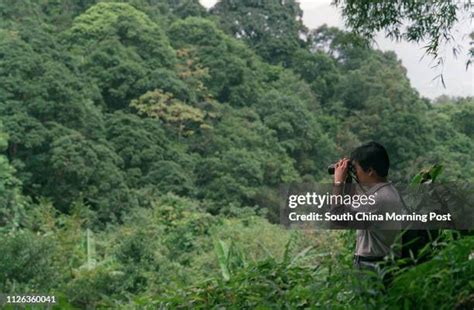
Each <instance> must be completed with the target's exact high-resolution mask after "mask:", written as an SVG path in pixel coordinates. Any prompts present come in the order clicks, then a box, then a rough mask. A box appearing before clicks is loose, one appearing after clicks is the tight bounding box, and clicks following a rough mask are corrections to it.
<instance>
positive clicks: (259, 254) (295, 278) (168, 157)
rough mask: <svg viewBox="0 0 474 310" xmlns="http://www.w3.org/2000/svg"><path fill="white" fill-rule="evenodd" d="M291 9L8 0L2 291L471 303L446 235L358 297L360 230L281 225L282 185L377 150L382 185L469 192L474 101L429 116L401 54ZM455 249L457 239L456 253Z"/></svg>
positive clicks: (461, 243) (0, 184)
mask: <svg viewBox="0 0 474 310" xmlns="http://www.w3.org/2000/svg"><path fill="white" fill-rule="evenodd" d="M301 15H302V11H301V9H300V7H299V5H298V3H297V2H294V1H284V2H276V1H232V0H223V1H220V2H218V3H217V4H216V5H215V6H214V7H213V8H212V9H210V10H206V9H205V8H204V7H203V6H201V5H200V4H199V2H198V1H197V0H179V1H178V0H127V1H115V2H108V1H96V0H82V1H73V0H55V1H50V0H40V1H33V0H25V1H7V0H2V1H0V17H1V18H0V26H1V27H0V149H1V151H2V153H1V154H0V191H1V195H0V214H1V217H0V234H1V238H0V253H1V255H0V267H1V272H0V292H3V293H12V294H13V293H15V294H26V293H35V294H41V295H55V296H57V298H58V302H59V304H60V305H59V307H60V308H61V309H67V308H70V309H72V308H89V309H91V308H101V307H111V308H126V309H128V308H133V307H138V306H144V307H149V308H150V309H155V308H160V307H163V308H176V307H180V306H181V307H185V308H188V307H189V308H210V307H228V308H234V307H235V308H255V307H258V306H259V307H261V308H262V309H267V308H268V309H270V308H306V307H322V308H331V309H332V308H337V309H339V308H341V309H345V308H347V309H352V308H384V307H388V308H393V307H400V308H406V309H407V308H412V307H415V306H417V307H420V305H423V306H421V308H426V309H432V308H439V307H440V306H441V305H442V306H443V307H444V308H446V309H453V308H455V307H457V308H458V309H468V307H469V305H471V306H470V307H471V308H472V305H473V303H474V295H473V290H474V286H473V281H472V279H473V275H474V260H473V258H472V255H471V258H468V257H469V254H470V253H471V252H472V249H473V248H474V238H473V237H463V238H459V237H458V235H457V234H456V232H452V231H445V232H444V233H443V236H444V238H445V241H446V240H447V241H446V242H444V243H443V246H440V247H439V248H438V250H437V252H436V253H434V254H433V256H434V258H433V259H432V260H430V261H428V262H425V263H423V264H419V265H417V266H416V267H411V268H408V269H406V270H405V269H403V270H399V275H398V276H397V277H396V278H395V280H394V282H393V284H392V287H391V289H390V290H389V291H388V292H383V289H381V288H380V283H379V282H377V279H374V280H373V283H371V284H372V285H373V289H372V290H370V292H371V294H369V295H368V296H367V295H361V294H357V293H356V292H355V290H354V287H353V281H352V280H353V275H352V273H351V268H352V265H351V258H352V253H353V247H354V245H353V240H354V235H353V232H352V231H345V232H340V231H339V232H337V231H314V232H309V231H289V230H285V229H283V228H281V227H280V226H279V225H278V221H279V214H278V212H279V200H278V199H279V198H278V187H279V185H280V184H283V183H287V182H301V181H315V182H326V181H327V182H330V181H331V178H330V176H329V175H327V169H326V167H327V165H328V164H330V163H333V162H334V161H335V160H337V159H338V158H340V157H341V156H343V155H347V154H348V153H349V152H350V151H351V150H352V149H353V148H354V147H356V146H358V145H360V144H361V143H363V142H366V141H370V140H376V141H379V142H381V143H383V144H384V145H385V146H386V148H387V150H388V153H389V154H390V160H391V170H390V179H391V180H392V181H394V182H409V181H410V180H411V179H412V178H413V176H414V175H415V174H416V173H417V172H418V171H420V170H421V169H423V168H426V167H429V166H430V165H433V164H438V165H442V166H443V167H444V170H443V172H442V174H441V175H440V177H439V180H441V181H457V180H462V181H466V180H467V181H471V182H472V181H474V152H473V150H474V139H473V136H474V127H473V126H474V122H473V120H474V99H473V98H470V97H469V98H450V97H446V96H443V97H440V98H438V99H437V100H429V99H427V98H424V97H422V96H420V94H419V93H418V92H417V91H416V90H415V89H414V88H413V87H412V86H411V85H410V81H409V79H408V78H407V75H406V69H405V68H404V67H403V65H402V63H401V61H400V60H399V59H398V58H397V56H396V54H395V53H393V52H382V51H380V50H376V49H374V48H373V47H371V44H369V41H368V39H367V38H365V37H361V36H358V35H356V34H354V33H351V32H345V31H342V30H339V29H336V28H331V27H327V26H322V27H320V28H318V29H307V28H306V27H305V26H304V25H303V23H302V20H301ZM448 241H449V242H448Z"/></svg>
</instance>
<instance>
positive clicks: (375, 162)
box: [332, 142, 403, 271]
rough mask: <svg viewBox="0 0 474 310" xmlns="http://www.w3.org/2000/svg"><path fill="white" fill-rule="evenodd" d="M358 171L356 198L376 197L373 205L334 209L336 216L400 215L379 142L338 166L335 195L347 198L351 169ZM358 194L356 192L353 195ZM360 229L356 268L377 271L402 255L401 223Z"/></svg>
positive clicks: (368, 224) (367, 223) (372, 224)
mask: <svg viewBox="0 0 474 310" xmlns="http://www.w3.org/2000/svg"><path fill="white" fill-rule="evenodd" d="M350 166H352V167H351V169H352V170H353V171H354V174H355V177H356V181H357V183H358V184H357V186H355V193H356V194H363V195H366V196H369V195H373V196H372V197H373V200H374V203H373V204H368V203H367V204H364V205H360V206H357V208H356V207H355V206H352V205H338V206H333V209H332V211H333V212H336V213H340V212H350V213H352V214H356V213H366V214H375V215H378V214H381V215H383V216H384V215H385V213H386V212H399V211H400V210H402V207H403V204H402V201H401V198H400V196H399V194H398V192H397V190H396V189H395V187H394V186H393V185H392V184H391V183H390V182H389V181H388V180H387V176H388V170H389V166H390V161H389V157H388V154H387V151H386V150H385V148H384V147H383V146H382V145H380V144H379V143H376V142H370V143H367V144H364V145H362V146H359V147H358V148H356V149H355V150H354V151H353V152H352V154H351V158H350V159H347V158H343V159H341V160H339V162H337V164H336V166H335V172H334V190H333V193H334V194H343V193H344V187H345V186H347V185H346V184H345V181H346V179H347V175H348V172H349V167H350ZM352 193H353V194H354V192H352ZM358 228H362V229H357V232H356V234H357V238H356V248H355V255H354V265H355V267H356V268H357V269H358V270H360V269H369V270H373V271H375V270H376V268H377V263H378V262H382V261H383V260H384V257H385V256H387V255H395V256H399V255H400V250H401V248H400V246H399V245H398V246H397V245H396V243H397V241H398V240H399V234H400V231H401V225H400V223H394V222H383V221H382V222H378V221H377V222H371V221H364V222H363V223H362V224H361V225H359V226H358Z"/></svg>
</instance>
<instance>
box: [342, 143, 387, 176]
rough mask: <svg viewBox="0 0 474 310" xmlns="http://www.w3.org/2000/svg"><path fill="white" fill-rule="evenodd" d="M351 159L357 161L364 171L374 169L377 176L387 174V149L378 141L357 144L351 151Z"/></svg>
mask: <svg viewBox="0 0 474 310" xmlns="http://www.w3.org/2000/svg"><path fill="white" fill-rule="evenodd" d="M351 161H357V162H358V163H359V165H360V166H361V167H362V169H364V171H367V170H368V169H369V168H372V169H374V170H375V171H376V172H377V175H378V176H379V177H386V176H387V175H388V168H389V167H390V160H389V159H388V153H387V150H385V148H384V147H383V146H382V145H381V144H380V143H377V142H374V141H372V142H369V143H366V144H364V145H361V146H359V147H358V148H356V149H355V150H354V151H353V152H352V153H351Z"/></svg>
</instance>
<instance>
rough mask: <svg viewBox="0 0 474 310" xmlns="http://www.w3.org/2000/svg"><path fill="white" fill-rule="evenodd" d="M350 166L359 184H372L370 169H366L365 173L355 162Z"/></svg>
mask: <svg viewBox="0 0 474 310" xmlns="http://www.w3.org/2000/svg"><path fill="white" fill-rule="evenodd" d="M352 165H353V166H354V168H355V173H356V176H357V179H358V180H359V182H360V183H362V184H364V183H371V182H373V171H372V169H370V168H369V169H368V170H367V171H364V169H362V167H361V166H360V165H359V163H358V162H357V161H355V160H354V161H352Z"/></svg>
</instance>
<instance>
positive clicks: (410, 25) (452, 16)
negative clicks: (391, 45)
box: [335, 0, 472, 83]
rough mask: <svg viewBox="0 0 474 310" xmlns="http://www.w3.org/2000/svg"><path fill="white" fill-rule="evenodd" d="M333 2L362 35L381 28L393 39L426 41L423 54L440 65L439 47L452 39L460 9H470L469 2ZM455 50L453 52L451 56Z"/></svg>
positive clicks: (370, 33) (350, 0)
mask: <svg viewBox="0 0 474 310" xmlns="http://www.w3.org/2000/svg"><path fill="white" fill-rule="evenodd" d="M335 5H336V6H338V7H340V8H341V10H342V14H343V16H344V18H345V21H346V24H347V25H348V26H349V27H351V28H352V29H353V30H354V31H355V32H356V33H358V34H361V35H362V36H364V37H367V38H369V39H373V37H374V34H375V33H377V32H379V31H381V30H384V31H385V34H386V35H387V36H388V37H390V38H392V39H394V40H402V39H403V40H407V41H409V42H416V43H419V42H426V46H425V47H424V48H425V49H426V53H427V54H429V55H432V56H433V57H434V58H435V59H437V64H438V65H442V64H443V59H442V58H439V53H440V47H441V46H442V44H443V43H445V42H450V41H453V40H454V37H453V35H452V32H453V28H454V25H455V23H456V21H458V18H459V16H460V15H461V14H462V12H463V11H465V12H466V13H468V12H470V9H471V8H472V3H471V1H466V2H464V3H462V2H457V1H441V2H433V3H432V2H416V1H415V2H413V1H354V0H336V1H335ZM471 18H472V16H471ZM402 21H403V22H402ZM458 52H459V50H457V49H455V50H454V51H453V53H454V55H456V54H457V53H458ZM469 63H470V62H468V64H469ZM443 83H444V81H443Z"/></svg>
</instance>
